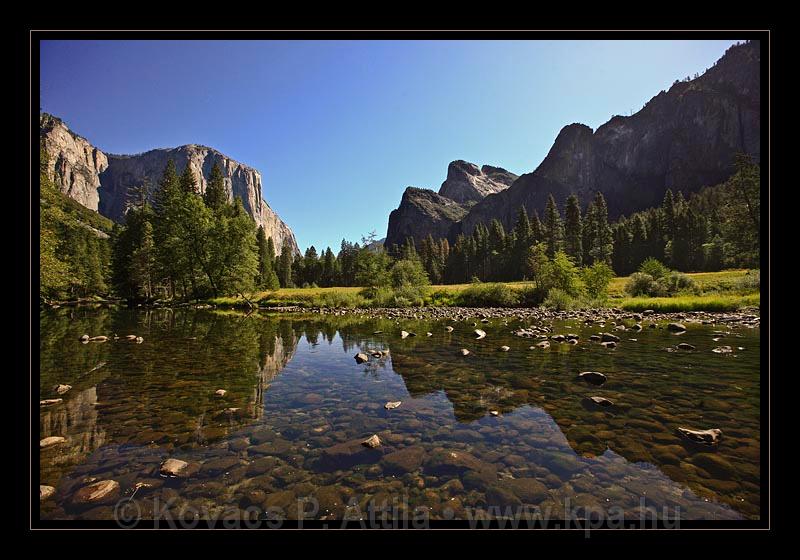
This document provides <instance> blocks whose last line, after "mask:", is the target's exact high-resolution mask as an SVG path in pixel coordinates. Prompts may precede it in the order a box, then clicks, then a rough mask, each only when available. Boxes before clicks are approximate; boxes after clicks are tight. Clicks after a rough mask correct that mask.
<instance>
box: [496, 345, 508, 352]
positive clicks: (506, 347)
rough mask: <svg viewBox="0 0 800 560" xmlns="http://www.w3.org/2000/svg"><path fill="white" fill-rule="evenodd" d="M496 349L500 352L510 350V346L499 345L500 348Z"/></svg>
mask: <svg viewBox="0 0 800 560" xmlns="http://www.w3.org/2000/svg"><path fill="white" fill-rule="evenodd" d="M498 350H499V351H500V352H508V351H509V350H511V348H510V347H509V346H501V347H500V348H498Z"/></svg>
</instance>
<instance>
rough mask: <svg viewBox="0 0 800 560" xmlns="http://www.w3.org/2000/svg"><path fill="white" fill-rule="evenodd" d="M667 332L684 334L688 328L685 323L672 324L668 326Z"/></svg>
mask: <svg viewBox="0 0 800 560" xmlns="http://www.w3.org/2000/svg"><path fill="white" fill-rule="evenodd" d="M667 330H668V331H671V332H683V331H685V330H686V326H685V325H684V324H683V323H670V324H668V325H667Z"/></svg>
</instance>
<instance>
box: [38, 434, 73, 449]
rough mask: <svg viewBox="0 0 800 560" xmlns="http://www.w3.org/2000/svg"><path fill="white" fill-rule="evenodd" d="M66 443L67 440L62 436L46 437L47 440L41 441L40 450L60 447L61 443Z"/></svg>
mask: <svg viewBox="0 0 800 560" xmlns="http://www.w3.org/2000/svg"><path fill="white" fill-rule="evenodd" d="M65 441H67V439H66V438H63V437H61V436H50V437H46V438H44V439H43V440H41V441H40V442H39V448H40V449H44V448H45V447H51V446H53V445H58V444H59V443H64V442H65Z"/></svg>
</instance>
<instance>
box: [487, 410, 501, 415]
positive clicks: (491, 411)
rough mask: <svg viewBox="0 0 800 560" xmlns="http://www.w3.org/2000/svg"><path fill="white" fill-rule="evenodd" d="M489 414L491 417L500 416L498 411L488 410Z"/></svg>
mask: <svg viewBox="0 0 800 560" xmlns="http://www.w3.org/2000/svg"><path fill="white" fill-rule="evenodd" d="M489 414H491V415H492V416H500V411H499V410H490V411H489Z"/></svg>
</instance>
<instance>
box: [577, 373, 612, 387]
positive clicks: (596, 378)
mask: <svg viewBox="0 0 800 560" xmlns="http://www.w3.org/2000/svg"><path fill="white" fill-rule="evenodd" d="M578 377H579V378H580V379H582V380H584V381H586V382H587V383H590V384H592V385H597V386H600V385H602V384H603V383H605V382H606V380H607V379H608V378H607V377H606V376H605V375H604V374H602V373H600V372H599V371H583V372H581V373H579V374H578Z"/></svg>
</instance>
